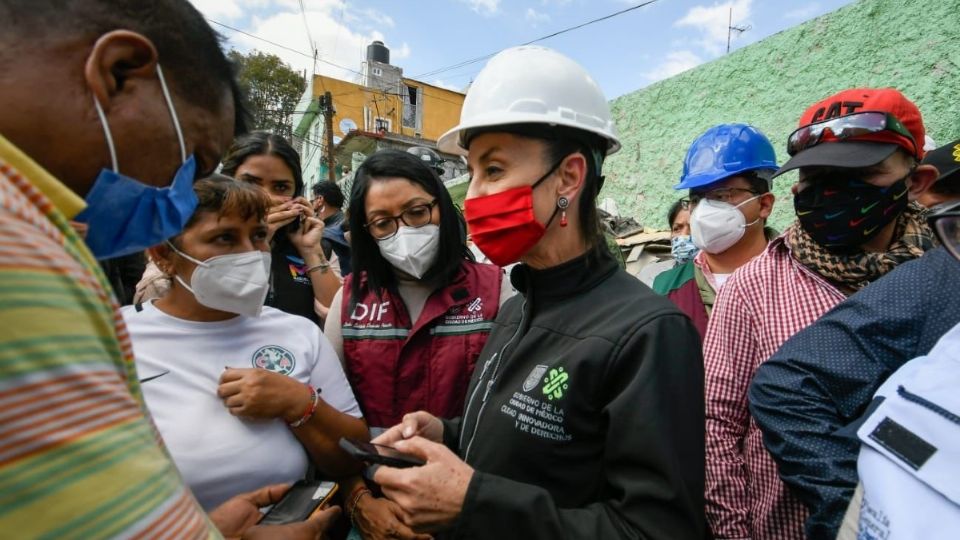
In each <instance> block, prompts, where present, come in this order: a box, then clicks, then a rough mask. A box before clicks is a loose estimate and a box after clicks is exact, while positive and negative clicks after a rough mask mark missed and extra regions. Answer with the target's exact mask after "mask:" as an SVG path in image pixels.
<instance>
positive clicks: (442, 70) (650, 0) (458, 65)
mask: <svg viewBox="0 0 960 540" xmlns="http://www.w3.org/2000/svg"><path fill="white" fill-rule="evenodd" d="M655 2H657V0H647V1H646V2H642V3H640V4H637V5H635V6H630V7H628V8H626V9H621V10H620V11H617V12H615V13H611V14H609V15H605V16H603V17H599V18H597V19H593V20H590V21H587V22H584V23H580V24H578V25H575V26H571V27H569V28H564V29H563V30H558V31H556V32H554V33H552V34H547V35H545V36H541V37H538V38H536V39H532V40H530V41H527V42H526V43H521V44H520V45H521V46H523V45H533V44H534V43H538V42H540V41H544V40H546V39H550V38H553V37H557V36H559V35H561V34H566V33H567V32H572V31H574V30H579V29H580V28H583V27H584V26H590V25H591V24H595V23H598V22H601V21H605V20H607V19H612V18H614V17H617V16H619V15H623V14H624V13H628V12H630V11H633V10H635V9H640V8H642V7H646V6H649V5H650V4H653V3H655ZM502 50H503V49H500V50H499V51H496V52H492V53H490V54H485V55H483V56H478V57H476V58H471V59H469V60H464V61H462V62H459V63H456V64H454V65H451V66H447V67H444V68H440V69H435V70H433V71H428V72H426V73H421V74H420V75H416V76H414V77H412V78H413V79H422V78H424V77H435V76H436V75H438V74H440V73H445V72H447V71H450V70H452V69H457V68H461V67H465V66H469V65H471V64H476V63H477V62H482V61H484V60H486V59H488V58H491V57H493V56H496V55H497V54H498V53H499V52H500V51H502Z"/></svg>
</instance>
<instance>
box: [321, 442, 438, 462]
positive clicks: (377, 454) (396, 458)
mask: <svg viewBox="0 0 960 540" xmlns="http://www.w3.org/2000/svg"><path fill="white" fill-rule="evenodd" d="M340 448H343V450H344V451H345V452H346V453H348V454H350V455H351V456H353V457H354V458H355V459H357V460H359V461H362V462H364V463H367V464H370V465H386V466H387V467H396V468H398V469H406V468H408V467H421V466H423V465H426V464H427V462H426V461H424V460H422V459H420V458H418V457H416V456H412V455H410V454H404V453H403V452H401V451H399V450H397V449H396V448H393V447H390V446H384V445H381V444H373V443H368V442H363V441H358V440H356V439H347V438H346V437H344V438H342V439H340Z"/></svg>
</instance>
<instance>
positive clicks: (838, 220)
mask: <svg viewBox="0 0 960 540" xmlns="http://www.w3.org/2000/svg"><path fill="white" fill-rule="evenodd" d="M911 176H913V169H911V170H910V172H909V173H907V175H906V176H904V177H903V178H901V179H900V180H897V181H896V182H895V183H894V184H893V185H890V186H887V187H879V186H874V185H872V184H868V183H866V182H864V181H862V180H832V179H831V180H824V181H820V182H816V183H814V184H813V185H811V186H810V187H808V188H806V189H804V190H803V191H801V192H800V193H797V195H796V197H794V198H793V206H794V209H795V210H796V212H797V218H798V219H799V220H800V225H801V226H802V227H803V230H805V231H807V234H809V235H810V237H811V238H813V240H814V241H815V242H817V243H818V244H820V245H821V246H823V247H825V248H826V249H828V250H830V251H834V252H849V251H853V250H856V249H857V247H858V246H860V245H862V244H863V243H865V242H867V241H869V240H870V239H871V238H873V237H874V236H876V235H877V233H879V232H880V231H881V230H883V227H884V226H885V225H887V224H889V223H890V222H891V221H893V220H894V219H896V218H897V216H899V215H900V214H901V213H903V211H904V210H906V208H907V204H908V203H909V199H908V198H907V191H909V189H908V188H907V179H908V178H910V177H911Z"/></svg>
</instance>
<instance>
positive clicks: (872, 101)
mask: <svg viewBox="0 0 960 540" xmlns="http://www.w3.org/2000/svg"><path fill="white" fill-rule="evenodd" d="M863 112H884V113H888V114H891V115H893V116H894V117H896V118H897V120H899V121H900V123H901V124H903V126H904V127H905V128H907V131H909V132H910V134H911V135H912V136H913V140H912V141H911V140H910V139H909V138H908V137H905V136H903V135H901V134H899V133H896V132H894V131H889V130H887V131H882V132H879V133H870V134H866V135H859V136H856V137H849V138H845V139H837V138H835V137H833V136H832V135H831V134H830V133H829V132H826V133H824V135H823V139H822V140H821V141H820V142H819V143H818V144H816V145H814V146H811V147H809V148H806V149H804V150H801V151H800V152H797V154H796V155H794V156H793V157H792V158H791V159H790V160H789V161H787V162H786V163H784V164H783V167H781V168H780V170H778V171H777V174H778V175H779V174H782V173H784V172H787V171H790V170H793V169H797V168H800V167H820V166H830V167H850V168H859V167H870V166H872V165H876V164H877V163H880V162H881V161H883V160H885V159H887V158H888V157H890V155H892V154H893V153H894V152H895V151H896V150H897V148H903V149H904V150H906V151H907V153H909V154H910V155H912V156H915V157H916V158H917V159H922V158H923V155H924V151H923V143H924V138H925V135H926V130H925V128H924V126H923V117H922V116H921V115H920V109H918V108H917V106H916V105H915V104H914V103H913V102H912V101H910V100H909V99H907V97H906V96H904V95H903V94H902V93H900V91H899V90H897V89H895V88H851V89H848V90H844V91H842V92H839V93H837V94H834V95H832V96H830V97H828V98H826V99H824V100H822V101H819V102H817V103H814V104H813V105H811V106H810V107H809V108H807V110H806V111H804V113H803V116H801V117H800V124H799V127H804V126H808V125H810V124H816V123H817V122H823V121H825V120H830V119H833V118H838V117H841V116H849V115H851V114H857V113H863Z"/></svg>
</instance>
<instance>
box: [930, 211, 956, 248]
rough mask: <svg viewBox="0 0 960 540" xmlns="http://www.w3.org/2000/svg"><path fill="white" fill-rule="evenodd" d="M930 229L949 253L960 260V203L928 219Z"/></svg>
mask: <svg viewBox="0 0 960 540" xmlns="http://www.w3.org/2000/svg"><path fill="white" fill-rule="evenodd" d="M927 223H929V224H930V228H931V229H933V230H934V232H936V233H937V238H939V239H940V243H941V244H943V246H944V247H945V248H947V251H949V252H950V254H951V255H953V256H954V257H955V258H957V259H960V203H958V204H955V205H953V206H950V207H948V208H946V209H945V210H942V211H940V212H937V213H936V214H933V215H931V216H930V217H928V218H927Z"/></svg>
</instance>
